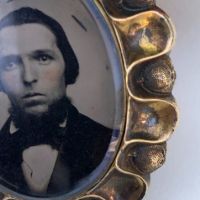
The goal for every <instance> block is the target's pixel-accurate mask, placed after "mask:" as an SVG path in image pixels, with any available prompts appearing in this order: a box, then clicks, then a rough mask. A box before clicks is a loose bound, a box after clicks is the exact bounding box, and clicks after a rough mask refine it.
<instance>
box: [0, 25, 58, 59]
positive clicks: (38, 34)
mask: <svg viewBox="0 0 200 200" xmlns="http://www.w3.org/2000/svg"><path fill="white" fill-rule="evenodd" d="M56 47H57V45H56V38H55V36H54V34H53V33H52V32H51V31H50V30H49V29H48V28H47V27H45V26H44V25H41V24H36V23H34V24H23V25H17V26H14V25H13V26H8V27H5V28H3V29H2V30H0V54H1V55H2V54H27V53H30V52H33V51H35V50H39V49H49V50H53V49H55V48H56Z"/></svg>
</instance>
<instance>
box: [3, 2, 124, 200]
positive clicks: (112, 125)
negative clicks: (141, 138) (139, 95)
mask: <svg viewBox="0 0 200 200" xmlns="http://www.w3.org/2000/svg"><path fill="white" fill-rule="evenodd" d="M88 2H90V3H88ZM92 8H93V9H94V10H92ZM97 15H99V16H100V13H98V12H97V10H95V6H94V3H91V1H85V2H84V3H83V2H82V1H80V0H73V1H68V0H59V1H56V2H55V0H44V1H41V0H20V1H18V0H10V1H1V2H0V112H1V115H0V125H1V131H0V184H1V191H2V192H4V191H6V192H10V191H13V192H14V194H21V195H25V196H28V197H56V196H59V195H63V194H70V193H73V192H77V191H81V190H82V189H84V188H89V187H91V186H92V184H94V183H95V181H96V180H97V179H98V178H100V177H102V176H103V174H104V173H105V170H106V169H108V167H109V165H110V163H111V162H112V159H113V157H114V154H115V151H116V148H117V146H118V143H119V138H120V131H119V130H120V126H121V123H122V113H123V95H122V91H123V90H122V88H123V87H122V77H121V75H120V73H121V71H120V66H117V65H115V66H113V63H114V62H116V63H117V61H113V60H114V56H112V53H111V52H110V51H109V47H108V46H106V44H105V40H106V39H105V37H106V36H105V35H106V34H104V36H102V35H103V34H102V32H103V31H104V30H103V28H102V27H101V23H99V22H97V18H98V17H97ZM102 23H103V22H102ZM108 52H110V53H108ZM109 54H110V55H109ZM114 54H116V53H113V55H114ZM115 56H116V55H115ZM111 57H112V59H113V60H112V59H111ZM116 74H118V77H117V78H115V76H116Z"/></svg>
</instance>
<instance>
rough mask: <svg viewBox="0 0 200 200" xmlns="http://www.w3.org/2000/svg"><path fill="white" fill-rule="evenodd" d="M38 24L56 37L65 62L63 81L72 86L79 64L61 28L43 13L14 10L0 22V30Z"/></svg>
mask: <svg viewBox="0 0 200 200" xmlns="http://www.w3.org/2000/svg"><path fill="white" fill-rule="evenodd" d="M30 23H38V24H42V25H44V26H46V27H47V28H48V29H49V30H50V31H51V32H52V33H53V34H54V35H55V37H56V42H57V46H58V48H59V49H60V51H61V53H62V55H63V58H64V61H65V81H66V85H67V84H73V83H75V81H76V78H77V76H78V74H79V63H78V60H77V58H76V55H75V53H74V51H73V49H72V47H71V45H70V44H69V41H68V39H67V36H66V34H65V32H64V30H63V28H62V26H61V25H60V24H59V23H58V22H57V21H56V20H55V19H53V18H51V17H49V16H47V15H46V14H44V13H43V12H41V11H40V10H37V9H33V8H30V7H24V8H20V9H18V10H15V11H13V12H11V13H9V14H8V15H6V16H5V17H3V18H2V19H1V20H0V30H2V29H3V28H5V27H8V26H12V25H23V24H30Z"/></svg>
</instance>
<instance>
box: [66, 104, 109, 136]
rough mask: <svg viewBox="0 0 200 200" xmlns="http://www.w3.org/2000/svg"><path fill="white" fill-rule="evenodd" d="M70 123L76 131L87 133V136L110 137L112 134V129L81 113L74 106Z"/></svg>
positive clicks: (71, 110)
mask: <svg viewBox="0 0 200 200" xmlns="http://www.w3.org/2000/svg"><path fill="white" fill-rule="evenodd" d="M69 123H70V125H72V126H73V128H74V130H79V131H81V132H85V134H89V135H91V134H95V135H96V136H97V135H99V134H101V135H102V136H103V135H104V136H105V135H108V136H110V135H111V134H112V129H110V128H108V127H106V126H104V125H102V124H100V123H99V122H96V121H95V120H93V119H91V118H90V117H88V116H86V115H84V114H82V113H80V112H79V111H78V110H77V109H76V108H75V107H74V106H72V108H71V109H70V116H69Z"/></svg>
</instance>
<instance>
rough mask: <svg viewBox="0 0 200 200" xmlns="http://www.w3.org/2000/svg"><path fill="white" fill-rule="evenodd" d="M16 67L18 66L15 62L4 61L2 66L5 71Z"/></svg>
mask: <svg viewBox="0 0 200 200" xmlns="http://www.w3.org/2000/svg"><path fill="white" fill-rule="evenodd" d="M0 65H1V64H0ZM18 67H19V65H18V64H17V63H15V62H9V63H4V64H3V66H2V68H3V70H6V71H11V70H15V69H17V68H18Z"/></svg>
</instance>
